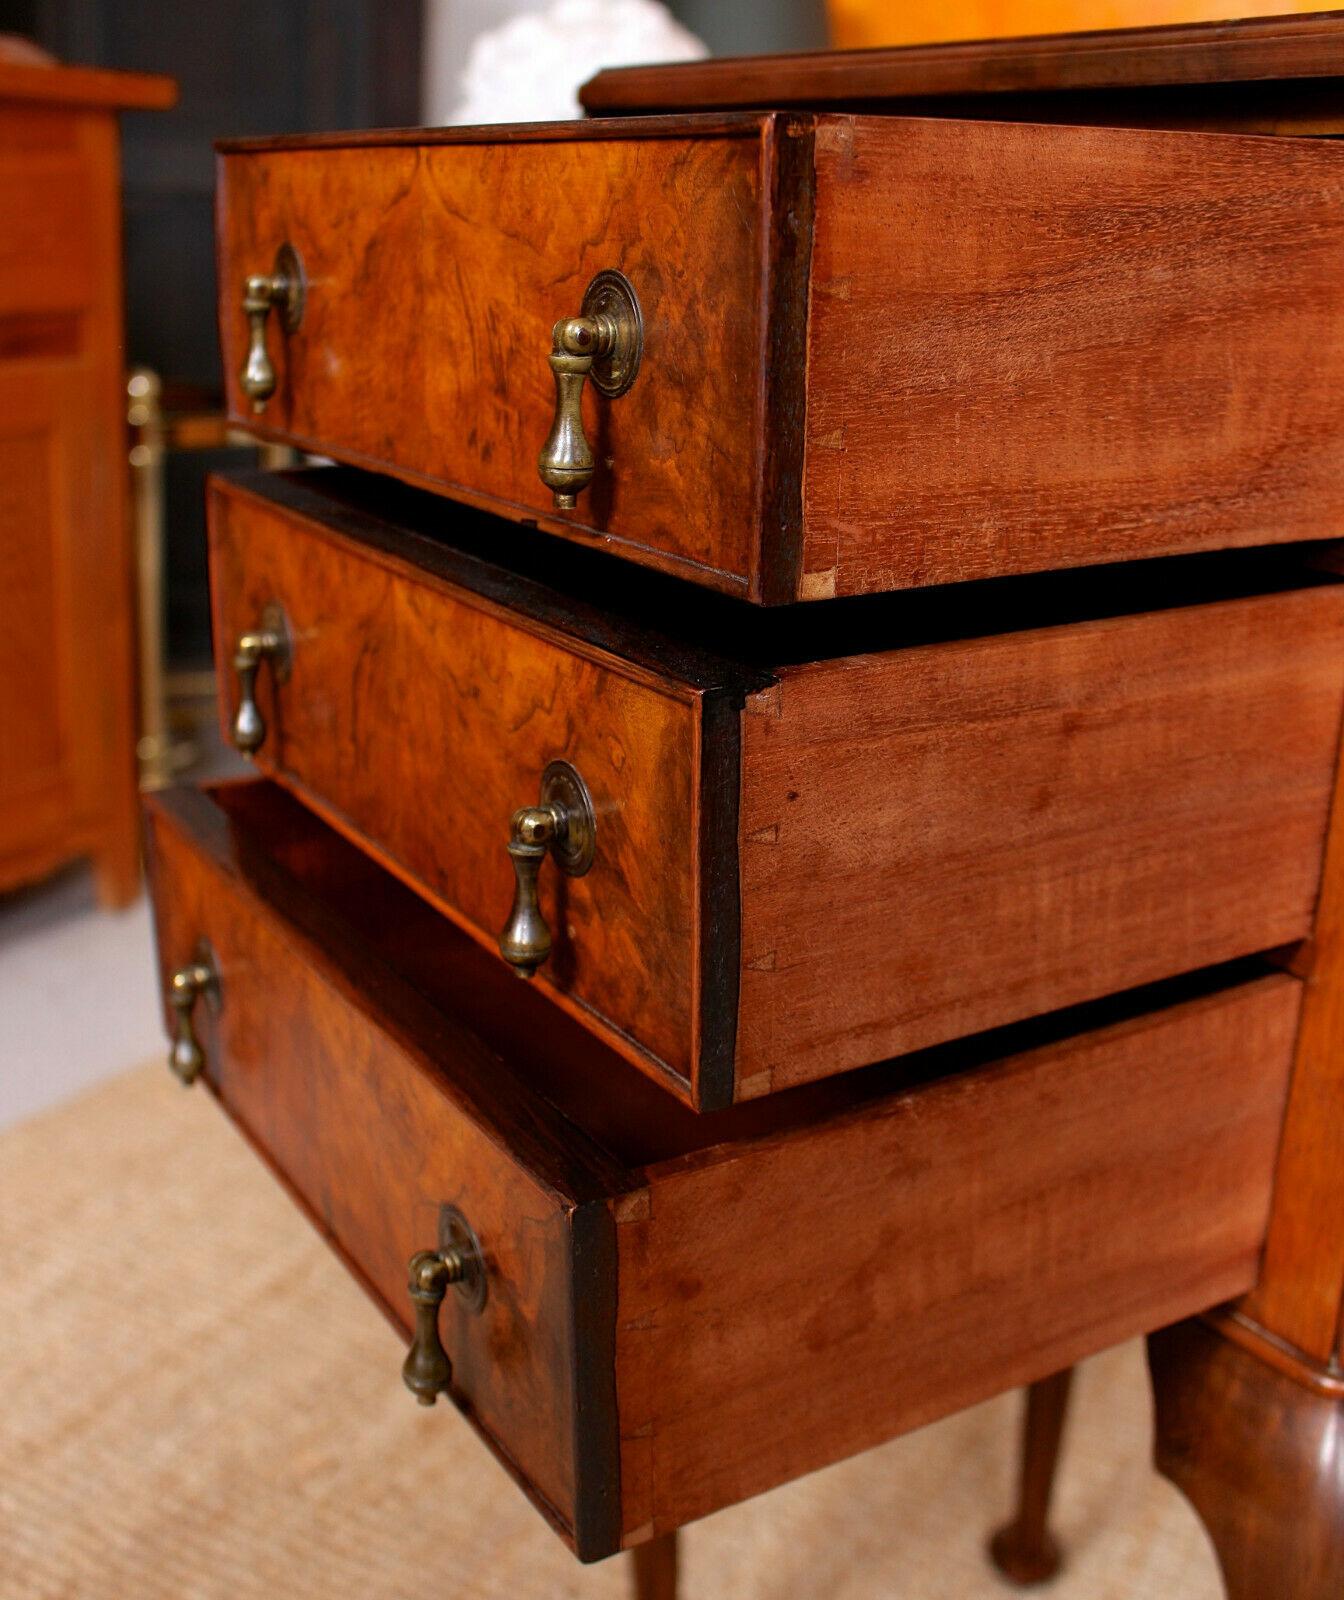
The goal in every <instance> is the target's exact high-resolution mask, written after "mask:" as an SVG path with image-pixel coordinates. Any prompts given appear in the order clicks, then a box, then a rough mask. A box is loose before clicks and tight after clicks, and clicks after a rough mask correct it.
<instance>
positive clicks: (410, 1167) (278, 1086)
mask: <svg viewBox="0 0 1344 1600" xmlns="http://www.w3.org/2000/svg"><path fill="white" fill-rule="evenodd" d="M146 809H147V819H148V836H149V859H150V874H151V882H152V886H153V893H154V901H155V910H156V915H157V923H158V940H159V951H160V958H161V964H162V971H163V978H164V982H165V986H166V988H168V989H170V990H171V987H172V985H171V979H172V975H173V974H175V973H179V972H181V973H184V974H185V977H183V978H182V979H180V980H179V983H178V986H177V990H176V992H177V994H178V998H179V999H180V1000H182V1001H183V1004H181V1005H179V1006H172V1007H170V1008H169V1013H168V1014H169V1016H170V1019H171V1025H172V1026H173V1027H174V1029H175V1030H177V1039H178V1047H177V1050H176V1057H177V1061H178V1065H179V1067H180V1068H181V1069H182V1071H183V1072H184V1073H185V1074H186V1075H188V1076H190V1075H191V1074H192V1072H193V1071H196V1070H199V1068H200V1065H201V1058H203V1063H204V1076H205V1080H206V1081H207V1082H208V1083H209V1084H210V1086H211V1087H212V1088H213V1089H214V1091H215V1092H216V1093H217V1094H218V1096H219V1098H220V1100H221V1101H222V1103H223V1105H224V1107H225V1109H226V1110H227V1111H228V1112H229V1114H230V1116H231V1117H233V1118H234V1120H235V1121H236V1122H237V1123H238V1124H239V1126H240V1127H241V1128H242V1130H243V1131H244V1132H245V1133H246V1135H247V1137H248V1138H249V1139H250V1140H251V1141H252V1143H253V1144H254V1145H255V1147H256V1148H257V1149H258V1150H259V1151H260V1153H261V1154H262V1155H263V1156H264V1157H265V1158H266V1160H267V1161H268V1162H269V1163H270V1164H271V1166H272V1167H273V1168H274V1169H275V1171H276V1172H277V1173H278V1174H279V1175H280V1177H281V1178H282V1179H283V1180H284V1182H285V1183H286V1184H287V1185H288V1187H289V1189H290V1190H291V1191H292V1193H293V1194H294V1196H295V1198H296V1199H297V1200H298V1202H299V1203H300V1205H301V1206H302V1207H303V1208H304V1209H305V1210H306V1211H307V1212H308V1214H309V1215H310V1216H311V1217H312V1219H313V1221H314V1222H315V1224H316V1225H317V1227H318V1228H319V1229H320V1230H321V1231H322V1233H323V1234H324V1236H325V1237H326V1238H327V1239H328V1240H329V1241H330V1243H331V1244H332V1246H333V1247H334V1248H335V1249H336V1251H337V1252H338V1253H339V1255H340V1256H341V1257H342V1259H343V1260H344V1261H345V1262H346V1264H347V1265H348V1266H349V1268H350V1269H351V1271H353V1272H354V1273H355V1274H356V1275H357V1276H358V1277H359V1278H360V1279H361V1281H362V1282H363V1283H364V1284H365V1285H366V1286H367V1287H368V1289H369V1290H370V1292H371V1293H372V1294H373V1296H374V1297H375V1299H377V1300H378V1302H379V1303H380V1304H381V1305H382V1306H383V1307H384V1308H385V1309H386V1310H387V1311H388V1312H389V1314H390V1315H391V1317H392V1318H393V1320H394V1321H395V1322H396V1323H398V1324H399V1325H400V1326H402V1327H403V1328H404V1327H407V1326H409V1323H410V1320H411V1306H410V1301H409V1299H408V1296H407V1262H408V1258H409V1257H411V1255H412V1254H413V1253H414V1252H417V1251H421V1250H430V1251H433V1250H434V1249H436V1248H438V1247H440V1246H441V1245H446V1244H448V1243H451V1242H452V1241H453V1240H456V1241H457V1242H458V1247H459V1248H465V1247H464V1246H463V1245H462V1241H463V1240H466V1241H467V1243H468V1244H469V1245H470V1247H471V1250H472V1251H474V1252H475V1254H474V1255H473V1256H472V1261H473V1265H472V1271H471V1273H470V1274H469V1275H468V1277H467V1278H466V1279H465V1280H464V1282H463V1290H464V1292H463V1293H460V1294H459V1293H458V1292H456V1291H455V1289H448V1290H447V1291H446V1298H445V1301H444V1305H443V1309H442V1312H441V1314H439V1317H438V1323H437V1326H438V1327H439V1329H440V1330H441V1335H442V1340H443V1344H444V1346H445V1347H446V1349H447V1352H448V1354H449V1356H450V1357H451V1361H452V1379H451V1395H452V1399H453V1400H454V1402H455V1403H456V1404H457V1405H458V1406H459V1407H460V1408H461V1409H462V1410H463V1411H464V1412H465V1413H466V1414H467V1415H468V1416H469V1417H470V1419H471V1420H472V1422H473V1423H474V1424H475V1426H476V1427H477V1428H478V1429H479V1430H480V1432H481V1433H482V1434H483V1435H484V1436H485V1437H486V1439H487V1440H488V1441H489V1442H490V1443H491V1445H492V1446H493V1448H494V1449H495V1450H496V1451H497V1453H498V1454H499V1455H500V1457H501V1458H502V1459H503V1460H504V1462H505V1463H506V1464H507V1465H508V1466H509V1467H510V1469H511V1470H512V1471H513V1473H514V1474H515V1475H516V1476H517V1478H518V1479H519V1480H520V1482H521V1483H522V1484H523V1485H524V1486H525V1487H526V1488H527V1490H528V1491H529V1493H530V1494H531V1495H532V1497H533V1498H534V1500H535V1501H536V1502H537V1503H538V1505H539V1506H540V1507H541V1508H542V1510H543V1511H544V1512H545V1513H546V1515H547V1516H548V1517H549V1518H550V1519H551V1521H552V1522H553V1523H554V1525H555V1526H556V1527H557V1528H558V1530H559V1531H560V1532H561V1533H562V1534H563V1535H564V1536H565V1538H566V1539H568V1540H569V1541H570V1542H571V1543H572V1545H573V1546H574V1548H575V1549H576V1551H577V1553H578V1554H579V1555H580V1556H582V1557H584V1558H587V1559H592V1558H597V1557H600V1556H603V1555H606V1554H608V1553H609V1552H611V1551H614V1550H615V1549H617V1548H618V1547H620V1546H622V1545H627V1544H633V1543H637V1542H639V1541H641V1540H643V1539H646V1538H648V1537H650V1536H651V1535H653V1534H656V1533H660V1532H663V1531H666V1530H668V1529H671V1528H674V1527H676V1526H678V1525H680V1524H681V1523H684V1522H686V1521H688V1520H690V1519H693V1518H695V1517H699V1516H702V1515H704V1514H706V1513H708V1512H711V1511H713V1510H715V1509H716V1508H718V1507H721V1506H725V1505H728V1504H730V1503H732V1502H734V1501H737V1500H740V1499H743V1498H745V1497H746V1496H748V1495H751V1494H755V1493H757V1492H759V1491H761V1490H764V1489H767V1488H769V1487H771V1486H772V1485H774V1484H777V1483H780V1482H782V1481H784V1480H786V1479H788V1478H791V1477H794V1476H796V1475H798V1474H800V1473H803V1472H806V1471H809V1470H811V1469H812V1468H815V1467H819V1466H822V1465H824V1464H826V1463H827V1462H830V1461H834V1460H837V1459H839V1458H841V1457H843V1456H847V1455H850V1454H852V1453H854V1452H856V1451H859V1450H862V1449H864V1448H866V1447H868V1446H870V1445H873V1444H875V1443H877V1442H878V1441H880V1440H883V1439H886V1438H889V1437H891V1436H893V1435H895V1434H897V1433H900V1432H901V1431H903V1430H906V1429H910V1428H914V1427H917V1426H919V1425H921V1424H923V1423H925V1422H928V1421H930V1420H932V1419H933V1418H935V1417H937V1416H940V1415H943V1414H945V1413H948V1412H951V1411H954V1410H956V1409H959V1408H960V1407H963V1406H966V1405H969V1404H971V1403H973V1402H976V1401H978V1400H981V1399H983V1398H985V1397H987V1396H989V1395H991V1394H994V1393H996V1392H998V1391H1000V1390H1003V1389H1006V1388H1008V1387H1011V1386H1013V1385H1017V1384H1021V1383H1024V1382H1028V1381H1031V1380H1034V1379H1036V1378H1039V1377H1041V1376H1043V1375H1044V1374H1046V1373H1048V1372H1051V1371H1054V1370H1056V1369H1057V1368H1060V1367H1062V1366H1065V1365H1067V1364H1068V1363H1070V1362H1073V1361H1075V1360H1077V1359H1079V1358H1080V1357H1082V1356H1085V1355H1087V1354H1088V1353H1089V1352H1092V1351H1095V1350H1097V1349H1099V1348H1101V1347H1103V1346H1105V1345H1108V1344H1110V1343H1112V1342H1115V1341H1117V1340H1121V1339H1124V1338H1127V1337H1130V1336H1131V1335H1135V1334H1138V1333H1140V1332H1142V1331H1144V1330H1148V1329H1152V1328H1155V1327H1158V1326H1160V1325H1162V1324H1165V1323H1167V1322H1170V1321H1172V1320H1174V1319H1176V1318H1179V1317H1183V1316H1186V1315H1188V1314H1190V1313H1193V1312H1195V1311H1197V1310H1199V1309H1201V1308H1204V1307H1207V1306H1209V1305H1211V1304H1213V1303H1214V1302H1217V1301H1219V1300H1222V1299H1224V1298H1227V1297H1229V1296H1232V1295H1234V1294H1237V1293H1239V1292H1241V1291H1244V1290H1245V1289H1247V1288H1249V1287H1250V1286H1251V1284H1252V1283H1253V1282H1254V1279H1255V1276H1256V1264H1257V1259H1258V1254H1259V1250H1260V1246H1261V1243H1262V1239H1263V1235H1264V1229H1265V1223H1266V1214H1267V1208H1268V1203H1269V1196H1270V1186H1271V1180H1272V1175H1273V1168H1274V1159H1275V1151H1276V1145H1277V1140H1278V1134H1279V1125H1280V1120H1281V1114H1282V1109H1283V1102H1284V1095H1285V1090H1286V1084H1287V1077H1288V1070H1289V1058H1290V1052H1291V1045H1292V1037H1293V1031H1294V1024H1295V1020H1296V1015H1297V1007H1298V1000H1299V994H1300V985H1299V983H1298V981H1297V980H1296V979H1294V978H1292V977H1290V976H1287V975H1285V974H1278V973H1268V974H1264V975H1260V973H1252V972H1250V971H1249V970H1247V969H1244V968H1238V969H1235V970H1232V969H1224V970H1223V971H1222V972H1221V973H1220V974H1218V975H1217V978H1216V979H1213V978H1207V979H1206V980H1205V981H1204V983H1203V984H1202V986H1201V987H1200V988H1199V989H1198V990H1196V989H1194V988H1193V987H1190V986H1186V987H1184V988H1182V989H1181V990H1180V991H1179V995H1177V994H1176V993H1175V992H1174V991H1173V990H1172V989H1171V987H1170V986H1167V987H1166V988H1164V989H1163V990H1161V991H1149V992H1148V993H1146V994H1145V995H1143V996H1132V997H1130V999H1129V1001H1128V1002H1126V1003H1124V1004H1114V1003H1113V1004H1111V1005H1110V1006H1109V1007H1108V1008H1107V1009H1106V1010H1105V1011H1100V1010H1098V1009H1096V1008H1091V1009H1090V1010H1088V1011H1086V1012H1076V1013H1074V1014H1072V1015H1069V1016H1066V1017H1060V1018H1055V1019H1053V1020H1052V1021H1051V1022H1049V1023H1048V1024H1037V1025H1035V1026H1033V1027H1032V1028H1031V1029H1029V1030H1026V1029H1017V1030H1014V1031H1012V1032H1006V1033H1001V1034H999V1035H998V1036H995V1037H992V1038H982V1039H980V1040H977V1041H973V1042H969V1043H967V1044H963V1045H959V1046H956V1047H954V1048H945V1049H942V1050H939V1051H935V1052H927V1053H925V1054H923V1055H920V1056H917V1057H912V1058H908V1059H905V1060H903V1061H900V1062H892V1063H887V1064H885V1065H882V1066H879V1067H874V1068H869V1069H866V1070H864V1071H860V1072H856V1073H851V1074H848V1075H846V1076H844V1077H840V1078H832V1079H828V1080H826V1081H825V1082H822V1083H818V1084H814V1085H810V1086H807V1087H804V1088H801V1089H798V1090H795V1091H792V1092H790V1093H788V1094H781V1095H777V1096H774V1097H772V1098H770V1099H769V1100H764V1101H757V1102H753V1103H751V1104H749V1105H744V1106H738V1107H733V1108H730V1109H728V1110H726V1111H723V1112H720V1113H716V1114H713V1115H705V1116H697V1115H696V1114H694V1113H693V1112H690V1111H689V1110H687V1109H686V1108H684V1107H682V1106H680V1105H678V1104H677V1103H676V1102H675V1101H674V1100H672V1099H670V1098H669V1097H668V1096H667V1095H666V1094H664V1093H663V1092H662V1091H661V1090H660V1089H658V1088H657V1087H656V1086H655V1085H653V1084H652V1083H650V1082H648V1081H647V1080H646V1079H643V1078H642V1077H640V1076H639V1075H638V1074H637V1073H632V1072H630V1071H629V1070H628V1069H627V1068H626V1067H625V1066H624V1064H623V1063H622V1062H621V1061H619V1059H617V1058H615V1057H614V1056H613V1055H612V1054H611V1053H610V1052H609V1051H608V1050H607V1049H606V1048H605V1047H604V1046H602V1045H601V1044H600V1043H599V1042H597V1041H595V1040H594V1039H593V1038H592V1037H591V1036H590V1035H589V1034H587V1033H585V1032H584V1031H583V1030H582V1029H580V1028H578V1027H577V1026H575V1025H574V1024H573V1023H572V1022H571V1021H570V1020H569V1019H567V1018H566V1017H564V1016H563V1015H559V1014H557V1013H556V1011H555V1008H554V1007H553V1006H551V1005H549V1004H548V1002H547V1001H546V1000H545V998H544V997H543V996H541V995H539V994H538V993H536V992H535V991H532V990H528V989H525V988H522V987H520V986H519V985H517V984H515V983H514V982H513V980H512V979H511V978H510V977H509V975H508V974H507V972H505V971H504V970H503V969H502V968H501V967H500V965H499V964H498V963H497V962H493V961H492V960H491V959H490V958H489V957H488V956H487V955H486V954H485V953H484V952H482V951H481V950H480V949H479V948H478V947H477V946H475V945H474V944H473V943H472V942H471V941H470V940H469V939H467V938H466V937H465V936H464V935H463V934H461V933H460V932H459V931H457V930H455V929H454V928H453V927H452V926H451V925H450V924H449V923H447V922H446V921H445V920H444V919H442V918H440V917H438V916H437V915H436V914H435V913H434V912H433V911H432V910H431V909H430V908H429V907H427V906H426V905H425V904H424V902H423V901H421V900H420V899H419V898H418V897H416V896H415V895H413V894H411V893H410V892H409V891H408V890H406V889H405V888H404V887H403V886H402V885H400V884H399V883H397V882H396V881H395V880H394V879H392V878H391V877H390V876H389V875H388V874H387V873H385V872H383V871H382V870H381V869H380V868H379V867H377V866H376V865H375V864H373V863H372V862H370V861H369V860H368V859H367V858H366V857H365V856H363V855H362V854H361V853H360V852H358V851H356V850H355V849H354V848H353V847H351V846H350V845H348V844H347V843H345V842H344V841H343V840H342V839H340V838H339V837H338V836H337V835H336V834H334V833H333V832H332V831H331V830H330V829H328V828H327V827H326V826H325V825H323V824H322V823H321V822H319V821H318V820H317V819H315V818H314V817H312V816H311V815H310V814H309V813H308V812H307V811H306V810H305V809H304V808H303V807H302V806H300V805H299V804H298V803H297V802H295V801H294V800H292V799H291V798H289V797H288V796H287V795H285V794H284V793H283V791H280V790H278V789H276V788H274V787H272V786H271V785H269V784H266V783H247V784H234V785H224V786H220V787H217V788H215V789H213V790H210V791H204V792H202V791H189V790H183V791H176V792H171V793H168V794H164V795H160V796H155V797H153V798H151V799H150V800H148V801H147V803H146ZM1262 970H1263V969H1262ZM1080 1030H1081V1031H1080ZM445 1207H447V1208H451V1209H450V1210H448V1211H445V1210H444V1208H445ZM441 1230H447V1231H446V1232H444V1231H441ZM388 1376H389V1382H391V1381H395V1379H394V1363H393V1359H392V1354H391V1351H389V1374H388Z"/></svg>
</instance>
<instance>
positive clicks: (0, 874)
mask: <svg viewBox="0 0 1344 1600" xmlns="http://www.w3.org/2000/svg"><path fill="white" fill-rule="evenodd" d="M26 53H27V52H25V54H26ZM174 96H175V90H174V87H173V84H172V82H171V81H170V80H169V79H168V78H163V77H148V76H144V75H135V76H132V75H129V74H121V73H111V72H98V71H86V70H83V69H80V68H65V67H57V66H50V65H34V64H32V62H31V57H30V58H29V59H28V60H26V61H23V62H19V61H16V60H15V59H14V53H10V54H9V56H8V58H7V57H6V56H5V55H4V54H0V216H3V218H4V223H3V226H0V729H3V738H4V752H5V759H4V761H3V763H0V890H3V889H8V888H11V887H13V886H15V885H17V884H20V883H24V882H27V881H29V880H31V879H33V878H37V877H41V876H42V875H44V874H45V873H47V872H49V871H51V870H53V869H54V868H55V867H57V866H59V865H61V864H62V863H64V862H66V861H69V860H72V859H75V858H77V857H80V856H90V857H92V858H93V861H94V865H95V869H96V874H97V884H98V893H99V898H100V900H101V901H102V903H103V904H104V905H113V906H115V905H122V904H124V903H125V902H126V901H128V900H129V899H131V898H132V897H133V896H134V894H135V891H136V886H137V883H138V881H139V825H138V820H137V816H136V811H135V766H134V753H133V752H134V743H135V737H134V728H135V704H134V694H135V690H134V683H135V679H134V666H133V659H134V658H133V650H134V645H133V639H134V625H133V620H132V619H133V613H132V609H131V608H132V595H133V588H132V562H131V555H130V541H129V539H128V536H127V525H126V509H125V489H124V482H125V480H124V467H123V455H122V428H123V423H122V398H121V388H122V325H121V300H122V284H121V224H120V215H119V202H118V139H117V122H116V115H117V112H118V111H119V110H122V109H126V108H130V107H140V108H143V109H149V108H163V107H166V106H169V105H171V104H172V103H173V99H174Z"/></svg>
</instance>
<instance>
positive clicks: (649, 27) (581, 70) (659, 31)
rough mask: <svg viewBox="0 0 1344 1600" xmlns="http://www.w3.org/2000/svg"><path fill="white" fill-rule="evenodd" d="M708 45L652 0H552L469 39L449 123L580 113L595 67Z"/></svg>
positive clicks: (694, 54)
mask: <svg viewBox="0 0 1344 1600" xmlns="http://www.w3.org/2000/svg"><path fill="white" fill-rule="evenodd" d="M707 54H708V51H707V50H706V49H705V46H704V45H703V44H702V43H701V42H700V40H699V39H697V38H696V36H695V35H694V34H693V33H691V32H690V31H689V30H688V29H686V28H683V27H682V25H681V24H680V23H679V22H677V21H676V20H675V18H673V17H672V16H671V15H670V14H669V13H668V11H667V8H666V7H665V6H662V5H659V4H658V3H657V0H554V3H553V4H551V5H548V6H546V7H544V8H543V9H542V10H540V11H534V12H531V13H529V14H526V15H523V16H515V17H511V18H510V19H509V21H507V22H505V23H502V24H501V25H500V26H499V27H497V28H492V29H490V31H489V32H487V33H483V34H481V35H480V37H479V38H478V39H477V40H476V42H475V43H474V44H473V45H472V47H471V51H470V53H469V54H468V56H467V62H466V66H465V68H464V70H463V73H462V79H461V88H462V98H461V100H460V101H459V102H458V104H457V105H456V106H455V107H454V109H453V112H452V114H451V116H450V117H449V118H448V119H447V120H448V121H449V122H454V123H472V122H549V121H552V120H562V119H565V118H569V117H577V116H580V115H582V108H581V107H580V105H579V101H578V88H579V85H580V84H581V83H583V82H584V80H585V79H587V78H591V77H592V75H593V73H595V72H596V71H597V70H598V68H599V67H608V66H626V65H629V64H632V63H635V62H641V61H690V60H694V59H697V58H698V57H700V56H704V55H707Z"/></svg>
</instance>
